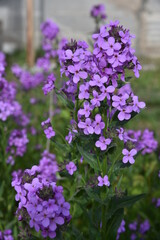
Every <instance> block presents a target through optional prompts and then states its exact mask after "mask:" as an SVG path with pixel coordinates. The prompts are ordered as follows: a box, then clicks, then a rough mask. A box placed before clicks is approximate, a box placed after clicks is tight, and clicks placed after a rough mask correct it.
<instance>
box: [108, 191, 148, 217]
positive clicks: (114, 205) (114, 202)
mask: <svg viewBox="0 0 160 240" xmlns="http://www.w3.org/2000/svg"><path fill="white" fill-rule="evenodd" d="M144 197H145V194H139V195H135V196H123V197H113V198H112V199H111V201H110V204H109V208H108V209H109V211H108V213H107V218H108V219H109V218H111V217H112V215H113V214H114V213H115V211H117V210H118V209H120V208H125V207H131V206H132V205H133V204H134V203H136V202H137V201H139V200H140V199H142V198H144Z"/></svg>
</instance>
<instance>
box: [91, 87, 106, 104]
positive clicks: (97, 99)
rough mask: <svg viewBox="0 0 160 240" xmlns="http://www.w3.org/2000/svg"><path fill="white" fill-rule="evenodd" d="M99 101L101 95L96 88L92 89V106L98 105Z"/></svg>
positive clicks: (101, 98) (101, 97)
mask: <svg viewBox="0 0 160 240" xmlns="http://www.w3.org/2000/svg"><path fill="white" fill-rule="evenodd" d="M100 101H103V96H102V95H99V94H98V92H97V91H96V90H93V99H92V100H91V103H92V104H93V106H95V107H99V106H100Z"/></svg>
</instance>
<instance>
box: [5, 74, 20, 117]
mask: <svg viewBox="0 0 160 240" xmlns="http://www.w3.org/2000/svg"><path fill="white" fill-rule="evenodd" d="M21 112H22V109H21V105H20V104H19V103H18V102H17V101H16V84H15V83H12V82H7V81H6V79H5V78H4V77H3V76H0V119H1V120H2V121H6V120H7V118H8V117H9V116H17V115H20V114H21Z"/></svg>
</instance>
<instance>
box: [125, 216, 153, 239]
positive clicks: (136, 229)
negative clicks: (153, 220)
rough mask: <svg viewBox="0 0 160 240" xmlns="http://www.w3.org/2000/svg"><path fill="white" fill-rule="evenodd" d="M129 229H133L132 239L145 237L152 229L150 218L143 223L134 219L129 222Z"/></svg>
mask: <svg viewBox="0 0 160 240" xmlns="http://www.w3.org/2000/svg"><path fill="white" fill-rule="evenodd" d="M129 229H130V231H132V232H131V240H136V239H137V237H139V236H140V237H141V238H142V239H143V238H144V237H145V234H146V233H147V232H148V231H149V229H150V223H149V221H148V219H146V220H145V221H144V222H141V223H140V222H139V221H134V222H132V223H130V224H129Z"/></svg>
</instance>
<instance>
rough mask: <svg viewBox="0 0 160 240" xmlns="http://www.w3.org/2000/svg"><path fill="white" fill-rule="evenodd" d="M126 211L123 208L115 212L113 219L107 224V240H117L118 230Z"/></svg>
mask: <svg viewBox="0 0 160 240" xmlns="http://www.w3.org/2000/svg"><path fill="white" fill-rule="evenodd" d="M123 213H124V210H123V209H122V208H120V209H118V210H117V211H115V213H114V215H113V216H112V218H111V219H110V220H109V221H108V222H107V224H106V234H105V239H109V240H112V239H116V236H117V230H118V228H119V226H120V224H121V222H122V219H123Z"/></svg>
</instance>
